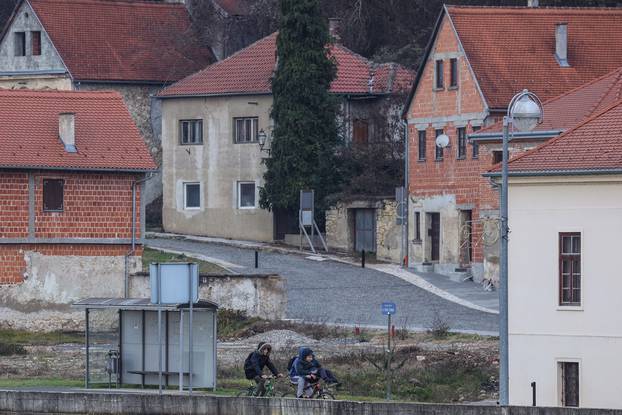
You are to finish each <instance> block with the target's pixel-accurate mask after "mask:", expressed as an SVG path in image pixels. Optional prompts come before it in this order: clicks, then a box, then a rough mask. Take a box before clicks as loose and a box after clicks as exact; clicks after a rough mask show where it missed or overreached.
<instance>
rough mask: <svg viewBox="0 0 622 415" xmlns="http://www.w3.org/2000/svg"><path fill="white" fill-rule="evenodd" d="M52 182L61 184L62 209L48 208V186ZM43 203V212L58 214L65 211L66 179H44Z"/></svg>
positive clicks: (42, 188)
mask: <svg viewBox="0 0 622 415" xmlns="http://www.w3.org/2000/svg"><path fill="white" fill-rule="evenodd" d="M50 182H60V208H48V207H47V206H46V200H47V199H48V197H49V196H48V197H46V185H47V184H48V183H50ZM41 203H42V211H43V212H51V213H54V212H56V213H58V212H64V211H65V179H58V178H53V177H50V178H44V179H43V181H42V186H41Z"/></svg>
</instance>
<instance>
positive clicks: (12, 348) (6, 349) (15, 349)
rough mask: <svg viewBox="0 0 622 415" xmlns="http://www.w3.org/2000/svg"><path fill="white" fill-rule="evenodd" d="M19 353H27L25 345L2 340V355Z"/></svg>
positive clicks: (0, 352)
mask: <svg viewBox="0 0 622 415" xmlns="http://www.w3.org/2000/svg"><path fill="white" fill-rule="evenodd" d="M17 354H26V349H25V348H24V346H22V345H21V344H13V343H2V342H0V356H13V355H17Z"/></svg>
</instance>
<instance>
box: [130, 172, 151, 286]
mask: <svg viewBox="0 0 622 415" xmlns="http://www.w3.org/2000/svg"><path fill="white" fill-rule="evenodd" d="M152 177H153V174H152V173H149V174H148V175H146V176H145V178H143V179H140V180H133V181H132V248H131V249H130V250H129V251H128V253H127V254H125V264H124V265H125V272H124V274H125V278H124V285H123V297H124V298H128V297H129V294H130V270H129V268H130V257H131V256H132V255H134V251H135V250H136V185H137V184H141V183H144V182H146V181H147V180H149V179H151V178H152ZM142 196H143V195H141V197H142ZM143 231H144V230H143Z"/></svg>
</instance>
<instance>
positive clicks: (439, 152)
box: [434, 130, 443, 161]
mask: <svg viewBox="0 0 622 415" xmlns="http://www.w3.org/2000/svg"><path fill="white" fill-rule="evenodd" d="M435 134H436V137H438V136H439V135H441V134H443V130H435ZM434 148H435V150H436V154H435V155H436V160H437V161H443V147H439V146H437V145H436V142H435V143H434Z"/></svg>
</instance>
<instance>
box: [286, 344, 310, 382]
mask: <svg viewBox="0 0 622 415" xmlns="http://www.w3.org/2000/svg"><path fill="white" fill-rule="evenodd" d="M312 354H313V350H311V349H309V348H308V347H301V348H300V350H299V351H298V358H296V360H295V361H294V364H293V369H294V370H293V371H292V372H293V373H292V374H291V376H307V375H310V374H311V371H312V370H313V368H314V367H313V362H312V361H311V362H307V361H306V360H305V358H306V357H307V356H309V355H312Z"/></svg>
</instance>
